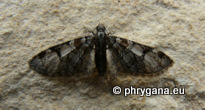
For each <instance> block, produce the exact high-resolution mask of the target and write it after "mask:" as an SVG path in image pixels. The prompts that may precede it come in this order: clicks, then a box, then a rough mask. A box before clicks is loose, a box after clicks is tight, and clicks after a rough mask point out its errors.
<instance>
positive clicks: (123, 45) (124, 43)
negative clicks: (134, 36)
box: [108, 36, 173, 74]
mask: <svg viewBox="0 0 205 110" xmlns="http://www.w3.org/2000/svg"><path fill="white" fill-rule="evenodd" d="M108 43H109V44H108V46H109V51H111V53H112V60H113V61H114V62H118V63H114V64H116V65H117V66H116V67H117V70H118V71H122V72H131V73H134V74H150V73H159V72H160V71H162V70H163V69H165V68H168V67H169V66H171V64H172V63H173V61H172V60H171V59H170V58H169V57H168V56H167V55H165V54H164V53H163V52H161V51H158V50H155V49H154V48H152V47H149V46H145V45H142V44H139V43H136V42H133V41H130V40H127V39H123V38H119V37H115V36H110V37H109V39H108Z"/></svg>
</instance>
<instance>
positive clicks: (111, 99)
mask: <svg viewBox="0 0 205 110" xmlns="http://www.w3.org/2000/svg"><path fill="white" fill-rule="evenodd" d="M204 10H205V1H204V0H181V1H175V0H151V1H142V0H111V1H97V0H87V1H82V0H53V1H51V0H29V1H27V0H1V1H0V56H1V57H0V108H1V109H3V108H4V109H8V108H11V109H12V108H13V109H15V110H17V109H49V108H50V109H68V108H70V109H79V108H90V109H99V108H104V109H108V108H111V109H116V108H121V109H137V108H147V109H160V108H166V109H190V108H193V109H201V108H203V109H205V80H204V79H205V11H204ZM98 23H103V24H104V25H105V26H106V27H107V30H108V31H109V32H112V34H113V35H116V36H119V37H122V38H127V39H130V40H133V41H136V42H139V43H142V44H146V45H148V46H152V47H157V48H158V49H160V50H162V51H163V52H165V53H166V54H167V55H168V56H170V57H171V58H172V59H173V60H174V61H175V63H174V65H173V66H172V67H170V68H169V70H168V71H165V72H164V73H163V74H161V75H159V76H154V77H142V76H132V75H129V74H128V75H122V76H120V75H119V76H118V75H117V76H115V79H114V80H112V79H111V78H112V76H110V77H109V75H107V77H105V78H99V77H98V76H97V74H93V75H90V76H87V77H81V76H74V77H71V78H49V77H45V76H42V75H39V74H38V73H36V72H34V71H31V70H30V69H29V67H28V64H27V62H28V60H29V59H31V58H32V57H33V56H34V55H35V54H37V53H39V52H41V51H43V50H45V49H47V48H48V47H50V46H54V45H56V44H60V43H63V42H65V41H68V40H71V39H74V38H78V37H81V36H85V35H88V34H87V33H86V32H85V30H92V29H94V28H95V27H96V26H97V25H98ZM114 85H119V86H122V87H127V86H130V85H132V86H134V87H170V88H172V87H185V89H186V93H185V95H153V96H151V97H140V96H139V95H129V96H128V97H124V96H123V95H113V94H112V87H113V86H114Z"/></svg>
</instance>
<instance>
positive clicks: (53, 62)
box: [29, 36, 93, 76]
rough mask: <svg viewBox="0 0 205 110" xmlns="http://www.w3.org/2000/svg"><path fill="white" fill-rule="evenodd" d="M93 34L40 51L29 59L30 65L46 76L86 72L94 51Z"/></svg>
mask: <svg viewBox="0 0 205 110" xmlns="http://www.w3.org/2000/svg"><path fill="white" fill-rule="evenodd" d="M92 40H93V38H92V37H91V36H87V37H83V38H78V39H74V40H70V41H68V42H65V43H63V44H60V45H56V46H54V47H51V48H49V49H47V50H45V51H42V52H40V53H39V54H37V55H36V56H34V57H33V58H32V59H31V60H30V61H29V66H30V68H31V69H33V70H35V71H36V72H38V73H40V74H43V75H46V76H71V75H73V74H76V73H80V72H85V71H87V70H88V69H89V68H88V66H86V64H85V63H89V60H90V58H91V53H92V52H93V41H92Z"/></svg>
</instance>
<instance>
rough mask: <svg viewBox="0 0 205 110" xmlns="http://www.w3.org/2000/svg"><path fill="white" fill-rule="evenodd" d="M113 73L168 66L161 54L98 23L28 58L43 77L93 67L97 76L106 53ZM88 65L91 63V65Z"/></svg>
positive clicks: (167, 59) (102, 69)
mask: <svg viewBox="0 0 205 110" xmlns="http://www.w3.org/2000/svg"><path fill="white" fill-rule="evenodd" d="M108 53H109V54H110V60H112V62H113V63H112V65H109V67H110V66H115V69H116V71H117V72H128V73H132V74H155V73H159V72H161V71H162V70H164V69H166V68H168V67H169V66H171V65H172V63H173V60H172V59H171V58H170V57H169V56H167V55H166V54H165V53H163V52H161V51H158V50H156V49H154V48H152V47H149V46H145V45H142V44H139V43H136V42H133V41H130V40H127V39H123V38H119V37H116V36H109V34H108V33H107V32H106V28H105V26H104V25H102V24H99V25H98V26H97V27H96V32H93V34H92V35H89V36H85V37H82V38H77V39H74V40H70V41H67V42H65V43H62V44H59V45H56V46H53V47H50V48H49V49H47V50H45V51H42V52H40V53H39V54H37V55H36V56H34V57H33V58H32V59H31V60H30V61H29V66H30V68H31V69H33V70H34V71H36V72H38V73H40V74H43V75H46V76H72V75H75V74H77V73H83V72H85V73H86V72H93V71H95V70H97V72H98V74H99V76H104V75H105V74H106V73H107V70H108V69H109V67H108V61H107V59H108V58H107V57H108V55H107V54H108ZM91 65H92V66H91Z"/></svg>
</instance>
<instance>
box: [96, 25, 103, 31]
mask: <svg viewBox="0 0 205 110" xmlns="http://www.w3.org/2000/svg"><path fill="white" fill-rule="evenodd" d="M96 30H97V31H98V32H105V26H104V25H103V24H99V25H98V26H97V27H96Z"/></svg>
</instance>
